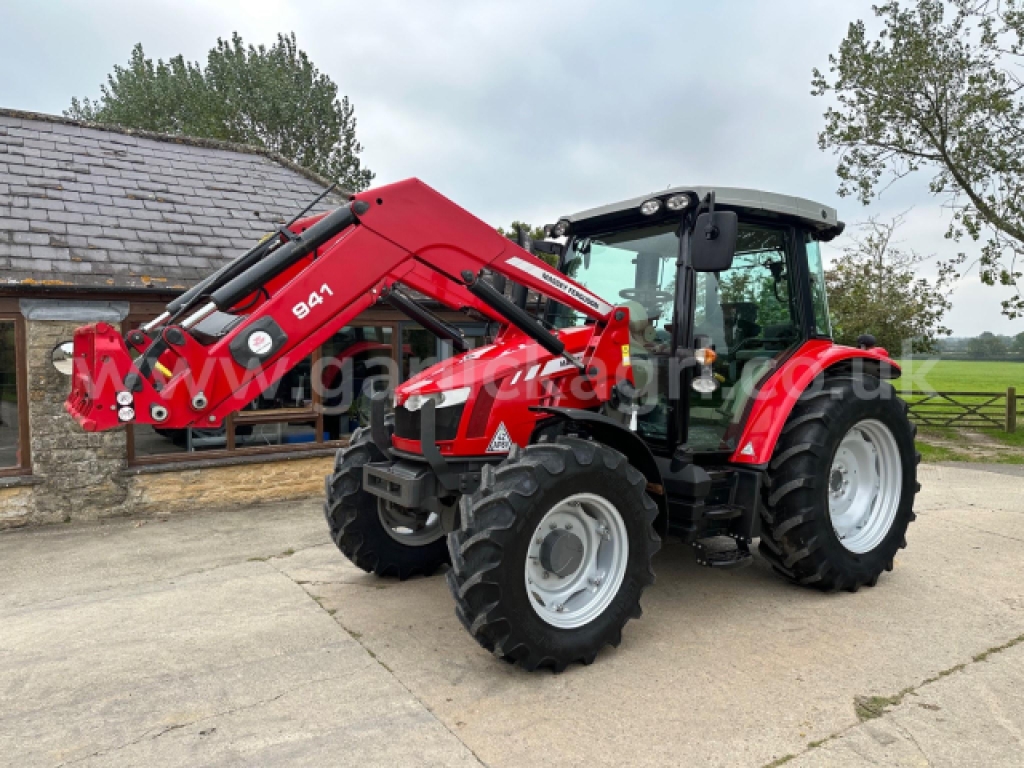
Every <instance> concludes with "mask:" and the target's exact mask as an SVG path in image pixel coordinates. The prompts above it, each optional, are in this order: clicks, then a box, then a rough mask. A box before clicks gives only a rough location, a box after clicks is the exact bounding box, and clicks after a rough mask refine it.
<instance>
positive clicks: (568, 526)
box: [565, 523, 572, 531]
mask: <svg viewBox="0 0 1024 768" xmlns="http://www.w3.org/2000/svg"><path fill="white" fill-rule="evenodd" d="M565 530H567V531H571V530H572V523H566V524H565Z"/></svg>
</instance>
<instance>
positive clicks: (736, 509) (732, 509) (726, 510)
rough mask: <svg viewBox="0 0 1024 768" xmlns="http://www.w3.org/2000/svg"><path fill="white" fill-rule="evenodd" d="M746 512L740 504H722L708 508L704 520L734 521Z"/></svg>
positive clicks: (705, 510)
mask: <svg viewBox="0 0 1024 768" xmlns="http://www.w3.org/2000/svg"><path fill="white" fill-rule="evenodd" d="M744 511H745V510H744V509H743V507H742V506H740V505H739V504H721V505H718V506H714V507H706V508H705V509H704V519H705V520H714V521H715V522H718V521H720V520H733V519H734V518H737V517H739V516H740V515H742V514H743V512H744Z"/></svg>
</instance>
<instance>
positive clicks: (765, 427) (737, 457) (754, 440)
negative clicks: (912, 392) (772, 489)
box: [729, 340, 900, 465]
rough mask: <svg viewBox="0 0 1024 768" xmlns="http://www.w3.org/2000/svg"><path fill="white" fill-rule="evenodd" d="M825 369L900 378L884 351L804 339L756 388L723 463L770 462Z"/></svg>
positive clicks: (892, 361) (897, 370) (893, 362)
mask: <svg viewBox="0 0 1024 768" xmlns="http://www.w3.org/2000/svg"><path fill="white" fill-rule="evenodd" d="M829 371H832V372H839V371H842V372H846V373H866V374H869V375H871V376H877V377H878V378H882V379H896V378H899V376H900V367H899V366H898V365H897V364H896V362H895V361H894V360H893V359H892V358H890V357H889V353H888V352H886V351H885V350H884V349H881V348H875V349H856V348H854V347H844V346H840V345H838V344H833V343H832V342H831V341H825V340H813V341H808V342H806V343H805V344H804V345H803V346H802V347H800V349H798V350H797V351H796V352H795V353H794V354H793V355H792V356H791V357H789V358H787V359H786V360H785V361H784V362H783V363H782V364H781V365H780V366H779V367H778V368H776V369H775V372H774V373H772V374H771V375H770V376H769V377H768V378H767V379H766V380H765V381H764V382H763V383H762V384H761V386H760V387H759V388H758V393H757V396H756V397H755V398H754V399H753V401H752V404H751V406H750V412H749V413H748V414H747V416H746V418H745V419H744V422H743V425H742V427H743V431H742V433H741V436H740V438H739V440H738V441H737V442H736V446H737V447H736V451H735V452H734V453H733V454H732V456H731V457H730V458H729V461H730V462H732V463H735V464H747V465H751V464H754V465H764V464H767V463H768V462H769V461H771V458H772V453H774V451H775V443H776V442H777V441H778V439H779V435H780V434H781V433H782V428H783V426H784V425H785V423H786V421H787V419H789V414H790V413H791V412H792V410H793V408H794V406H796V403H797V401H798V400H799V399H800V397H801V395H803V394H804V392H805V391H806V390H807V389H808V387H810V386H812V385H814V382H815V379H817V378H818V376H819V375H820V374H822V373H824V372H829Z"/></svg>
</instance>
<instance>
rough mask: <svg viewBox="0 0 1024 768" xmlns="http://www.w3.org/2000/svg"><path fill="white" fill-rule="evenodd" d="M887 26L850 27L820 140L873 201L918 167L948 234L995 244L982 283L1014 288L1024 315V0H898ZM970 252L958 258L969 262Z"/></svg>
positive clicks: (819, 78) (821, 83) (846, 179)
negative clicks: (941, 206)
mask: <svg viewBox="0 0 1024 768" xmlns="http://www.w3.org/2000/svg"><path fill="white" fill-rule="evenodd" d="M874 11H875V15H876V16H877V17H878V18H879V19H881V21H882V24H883V27H884V28H883V30H882V31H881V33H880V34H879V36H878V39H877V40H873V41H871V40H869V39H868V35H867V32H866V30H865V25H864V22H863V21H855V22H853V23H852V24H850V26H849V29H848V31H847V35H846V38H845V39H844V40H843V42H842V44H841V45H840V47H839V52H838V54H837V55H833V56H830V57H829V63H830V68H829V75H825V74H823V73H822V72H820V71H819V70H817V69H815V70H814V79H813V88H814V91H813V92H814V94H815V95H818V96H825V95H831V96H832V97H833V98H834V100H835V106H832V107H829V108H828V109H827V110H826V112H825V129H824V130H823V131H822V133H821V135H820V136H819V144H820V146H821V148H822V149H823V150H825V149H831V150H833V151H834V152H835V153H836V154H837V155H838V156H839V164H838V166H837V169H836V172H837V174H838V176H839V178H840V180H841V182H840V194H841V195H847V194H856V195H857V196H858V197H859V198H860V200H861V201H862V202H863V203H864V204H867V203H868V202H869V201H870V200H871V199H872V198H874V197H875V196H876V194H878V192H879V190H880V187H883V185H884V184H887V183H889V182H892V181H895V180H896V179H899V178H902V177H904V176H907V175H909V174H911V173H913V172H915V171H919V170H927V171H928V172H930V173H931V174H932V176H931V182H930V190H931V192H932V193H933V194H934V195H936V196H938V197H939V198H941V199H942V200H943V202H944V203H945V204H946V205H947V206H948V207H949V208H950V209H951V210H952V218H951V220H950V224H949V229H948V231H947V233H946V236H947V237H948V238H950V239H952V240H955V241H959V240H960V239H961V238H963V237H964V236H965V235H966V236H967V237H969V238H970V239H971V240H973V241H982V240H983V241H984V242H983V245H982V248H981V253H980V257H979V258H978V265H979V271H980V275H981V279H982V280H983V281H984V282H985V283H987V284H989V285H994V284H996V283H1000V284H1002V285H1007V286H1013V287H1014V288H1015V289H1016V295H1015V296H1013V297H1011V298H1010V299H1008V300H1006V301H1004V302H1003V313H1004V314H1006V315H1007V316H1009V317H1011V318H1013V317H1019V316H1024V296H1022V294H1021V286H1020V284H1019V282H1018V281H1019V280H1020V279H1021V277H1022V272H1021V268H1020V267H1019V266H1018V260H1019V259H1021V258H1022V257H1024V205H1022V202H1021V201H1022V200H1024V81H1022V80H1021V78H1020V76H1019V74H1018V72H1017V71H1014V69H1013V67H1015V66H1019V64H1021V63H1022V60H1024V0H949V2H945V1H944V0H914V2H913V4H912V7H905V6H904V4H902V3H901V2H899V1H898V0H893V1H891V2H887V3H885V4H883V5H880V6H875V7H874ZM964 258H965V257H964V256H963V255H961V257H960V259H959V261H961V262H962V261H963V260H964Z"/></svg>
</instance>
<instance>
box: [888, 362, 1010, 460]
mask: <svg viewBox="0 0 1024 768" xmlns="http://www.w3.org/2000/svg"><path fill="white" fill-rule="evenodd" d="M899 363H900V366H901V367H902V369H903V376H902V377H901V378H900V379H899V380H898V381H896V382H894V384H895V385H896V388H897V390H899V391H901V392H903V391H907V390H913V391H915V392H922V391H923V392H929V391H931V392H992V393H993V394H994V393H997V392H998V393H1002V392H1006V389H1007V387H1016V388H1017V393H1018V394H1017V396H1018V398H1022V399H1024V362H1021V363H1013V362H985V361H981V360H938V361H935V360H923V359H915V360H900V361H899ZM921 399H922V398H920V397H907V400H908V401H910V402H915V401H920V400H921ZM986 399H987V398H969V397H961V398H957V400H958V401H959V402H970V403H980V402H984V401H985V400H986ZM994 410H997V409H994ZM917 448H918V450H919V451H920V452H921V455H922V458H923V459H924V461H930V462H937V461H966V462H981V463H999V464H1024V423H1021V424H1020V425H1019V426H1018V428H1017V432H1015V433H1014V434H1007V433H1006V432H1003V431H1001V430H998V429H988V428H963V427H960V428H953V427H924V426H922V427H921V428H920V430H919V431H918V433H917Z"/></svg>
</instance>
